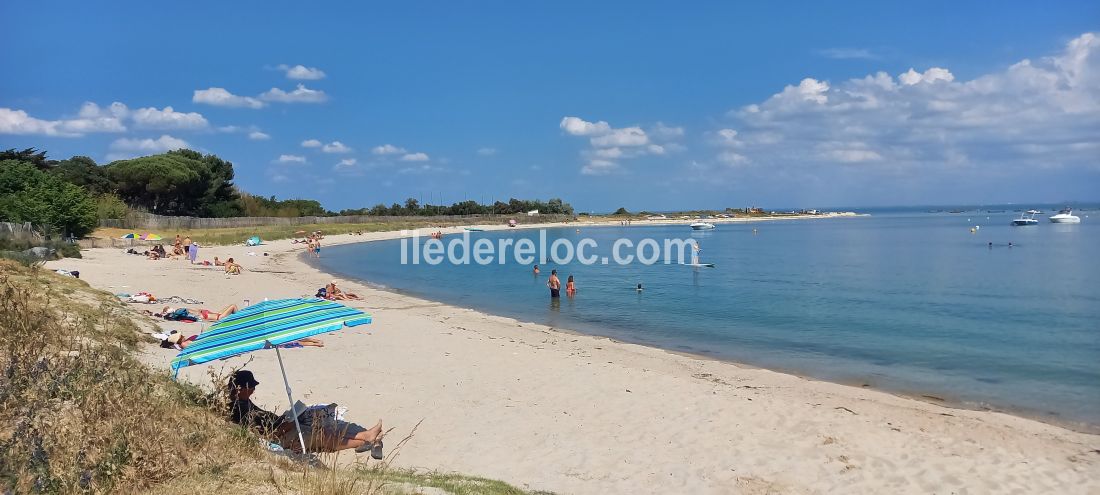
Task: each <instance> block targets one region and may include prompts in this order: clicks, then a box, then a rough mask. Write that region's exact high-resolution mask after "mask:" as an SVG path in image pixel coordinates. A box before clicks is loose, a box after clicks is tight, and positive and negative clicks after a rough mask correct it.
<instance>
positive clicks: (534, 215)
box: [527, 210, 539, 217]
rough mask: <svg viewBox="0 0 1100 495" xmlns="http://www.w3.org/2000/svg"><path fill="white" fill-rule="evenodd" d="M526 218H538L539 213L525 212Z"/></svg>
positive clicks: (533, 211)
mask: <svg viewBox="0 0 1100 495" xmlns="http://www.w3.org/2000/svg"><path fill="white" fill-rule="evenodd" d="M527 216H529V217H537V216H539V211H538V210H531V211H529V212H527Z"/></svg>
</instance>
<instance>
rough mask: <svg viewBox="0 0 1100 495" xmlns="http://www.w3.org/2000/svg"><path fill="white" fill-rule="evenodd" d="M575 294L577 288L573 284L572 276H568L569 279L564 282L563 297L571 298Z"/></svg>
mask: <svg viewBox="0 0 1100 495" xmlns="http://www.w3.org/2000/svg"><path fill="white" fill-rule="evenodd" d="M576 294H577V286H576V285H575V284H574V283H573V276H572V275H570V276H569V279H568V280H566V281H565V295H567V296H569V297H573V296H574V295H576Z"/></svg>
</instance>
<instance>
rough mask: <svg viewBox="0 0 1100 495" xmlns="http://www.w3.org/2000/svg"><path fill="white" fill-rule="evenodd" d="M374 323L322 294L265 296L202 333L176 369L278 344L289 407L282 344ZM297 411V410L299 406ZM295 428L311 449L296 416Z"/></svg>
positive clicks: (179, 356)
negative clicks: (311, 296)
mask: <svg viewBox="0 0 1100 495" xmlns="http://www.w3.org/2000/svg"><path fill="white" fill-rule="evenodd" d="M370 322H371V316H370V314H368V313H365V312H363V311H360V310H358V309H354V308H349V307H347V306H344V305H342V304H337V303H334V302H332V301H326V300H324V299H279V300H275V301H264V302H262V303H259V304H255V305H252V306H249V307H247V308H244V309H243V310H241V311H238V312H236V313H233V314H232V315H229V316H227V317H226V318H224V319H221V320H218V323H216V324H215V325H214V326H212V327H210V330H209V331H207V332H204V333H202V334H200V335H199V336H198V337H197V338H196V339H195V340H194V341H193V342H191V343H190V344H189V345H188V346H187V348H186V349H184V350H182V351H180V353H179V354H177V355H176V358H175V359H173V360H172V369H173V370H174V371H176V372H177V373H178V372H179V369H180V368H183V367H184V366H191V365H195V364H201V363H206V362H209V361H213V360H215V359H224V358H228V357H233V356H239V355H241V354H246V353H249V352H252V351H255V350H259V349H269V348H272V347H274V348H275V355H276V356H277V357H278V358H279V370H280V371H281V372H282V374H283V385H284V386H286V398H287V400H288V401H289V402H290V409H289V410H290V411H294V396H293V393H292V392H291V391H290V382H289V381H288V380H287V378H286V368H284V367H283V356H282V354H280V353H279V346H280V345H282V344H286V343H289V342H294V341H296V340H300V339H304V338H306V337H312V336H314V335H318V334H322V333H329V332H335V331H338V330H340V329H342V328H344V327H354V326H357V325H365V324H367V323H370ZM295 412H297V411H295ZM291 416H293V417H294V427H295V429H297V430H298V442H299V445H301V447H302V452H307V450H308V449H307V446H306V443H305V440H304V439H303V437H302V426H301V424H299V422H298V415H297V414H291Z"/></svg>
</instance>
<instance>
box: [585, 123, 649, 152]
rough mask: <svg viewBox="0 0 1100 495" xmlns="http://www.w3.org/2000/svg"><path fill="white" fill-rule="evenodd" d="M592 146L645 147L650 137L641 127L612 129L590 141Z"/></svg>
mask: <svg viewBox="0 0 1100 495" xmlns="http://www.w3.org/2000/svg"><path fill="white" fill-rule="evenodd" d="M590 141H591V143H592V146H595V147H597V148H605V147H610V146H645V145H647V144H649V136H647V135H646V133H645V131H643V130H642V129H641V128H640V127H626V128H623V129H612V130H611V132H609V133H607V134H604V135H602V136H595V137H593V138H591V139H590Z"/></svg>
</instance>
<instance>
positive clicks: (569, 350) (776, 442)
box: [49, 229, 1100, 494]
mask: <svg viewBox="0 0 1100 495" xmlns="http://www.w3.org/2000/svg"><path fill="white" fill-rule="evenodd" d="M445 231H447V232H458V230H457V229H445ZM425 232H426V230H425ZM395 235H396V234H395V233H380V234H368V235H364V236H351V235H346V236H332V237H329V238H327V239H326V240H325V245H326V246H330V245H333V244H336V243H343V242H359V241H365V240H372V239H383V238H392V237H394V236H395ZM299 247H300V246H298V245H293V244H290V243H289V242H288V241H277V242H273V243H270V244H266V245H264V246H260V247H256V248H248V247H243V246H234V247H215V248H202V250H201V251H200V253H201V255H200V258H201V259H213V256H215V255H216V256H219V257H222V258H223V259H224V258H226V257H229V256H233V257H235V258H236V259H237V260H238V261H240V262H241V263H243V264H244V266H245V267H246V268H248V269H249V271H246V272H245V273H244V274H243V275H241V276H236V277H231V278H226V276H225V275H224V274H223V273H222V272H221V270H220V268H219V269H217V270H215V269H213V268H201V267H197V266H191V265H189V264H188V263H187V262H186V261H173V260H161V261H147V260H145V259H144V258H141V257H138V256H132V255H125V254H122V253H121V250H117V249H94V250H86V251H84V253H83V254H84V256H85V258H84V259H81V260H62V261H57V262H51V263H50V264H49V266H50V267H52V268H66V269H70V270H71V269H77V270H80V272H81V278H82V279H84V280H86V281H88V282H89V283H90V284H92V285H93V286H95V287H98V288H102V289H105V290H109V291H111V292H131V293H133V292H137V291H139V290H148V291H150V292H152V293H154V294H156V295H158V296H169V295H179V296H185V297H190V298H195V299H199V300H202V301H204V304H202V305H201V307H204V308H209V309H212V310H217V309H218V308H220V307H222V306H224V305H226V304H230V303H235V304H238V305H239V304H241V303H242V301H243V300H244V299H250V300H251V301H252V302H258V301H261V300H263V299H264V298H265V297H266V298H282V297H297V296H305V295H312V294H313V293H314V292H315V291H316V289H317V288H318V287H321V286H323V285H324V284H325V283H327V282H328V281H329V280H331V279H333V278H334V277H332V276H330V275H327V274H325V273H322V272H319V271H317V270H316V269H314V268H312V267H310V266H308V265H306V264H305V263H303V262H302V261H301V260H299V258H298V253H299V251H300V249H299ZM249 251H254V252H256V253H257V254H261V253H263V252H267V253H270V254H272V256H269V257H263V256H256V257H253V256H248V255H247V253H248V252H249ZM323 254H324V252H323V251H322V255H323ZM340 286H341V287H343V288H344V289H345V290H348V291H351V292H357V293H359V294H361V295H363V296H365V299H366V300H365V301H364V302H362V303H352V305H354V306H358V307H361V308H364V309H367V310H369V311H370V312H371V313H372V314H373V315H374V318H375V321H374V323H373V324H372V325H369V326H366V327H357V328H355V329H350V330H347V331H342V332H339V333H336V334H330V335H326V336H323V339H324V341H325V343H326V344H327V346H326V348H324V349H316V348H305V349H292V350H287V351H284V352H283V356H284V359H285V361H286V366H287V372H288V373H289V375H290V380H291V386H292V387H293V389H294V391H295V393H296V395H298V396H300V397H301V398H302V399H303V400H304V401H305V402H307V403H309V402H338V403H340V404H342V405H344V406H347V407H348V408H349V409H350V413H349V415H350V416H351V417H352V418H353V419H355V420H357V421H358V422H360V423H364V424H368V425H369V424H372V423H373V422H374V420H376V419H377V418H382V419H383V420H384V422H385V425H386V427H387V428H389V427H393V428H395V429H394V430H393V432H392V433H391V434H390V436H389V437H388V438H389V443H390V444H391V445H392V444H395V443H396V441H397V439H399V438H401V437H403V436H405V435H406V434H408V433H409V431H410V429H411V428H412V427H413V425H415V424H416V423H417V422H418V421H420V420H423V423H422V424H421V426H420V428H419V430H417V432H416V435H415V437H414V438H413V439H412V440H411V441H410V442H409V443H408V444H407V445H406V446H405V448H404V449H403V450H402V451H401V452H400V456H399V458H398V459H397V462H396V463H397V464H398V465H400V466H404V467H415V468H423V469H429V470H441V471H457V472H462V473H466V474H471V475H481V476H486V477H490V478H497V479H501V480H504V481H507V482H510V483H513V484H516V485H517V486H521V487H526V488H530V489H541V490H551V491H555V492H559V493H591V494H605V493H693V494H694V493H826V492H833V493H836V492H842V493H1052V494H1053V493H1059V494H1061V493H1066V494H1068V493H1082V494H1083V493H1093V494H1096V493H1100V450H1098V449H1100V436H1097V435H1089V434H1084V433H1078V432H1074V431H1070V430H1067V429H1063V428H1060V427H1057V426H1052V425H1048V424H1044V423H1041V422H1038V421H1033V420H1029V419H1024V418H1019V417H1015V416H1011V415H1007V414H1001V413H995V412H984V411H968V410H958V409H951V408H947V407H942V406H939V405H936V404H929V403H925V402H921V401H917V400H913V399H908V398H903V397H898V396H895V395H891V394H888V393H884V392H879V391H874V390H868V389H861V388H857V387H851V386H845V385H838V384H833V383H826V382H819V381H813V380H808V379H804V378H799V377H796V376H792V375H788V374H783V373H777V372H772V371H767V370H761V369H750V368H744V367H740V366H737V365H736V364H732V363H724V362H717V361H709V360H703V359H697V358H693V357H690V356H682V355H678V354H673V353H669V352H665V351H662V350H658V349H652V348H647V347H643V346H638V345H631V344H625V343H618V342H614V341H611V340H608V339H605V338H597V337H586V336H577V335H571V334H568V333H563V332H557V331H554V330H553V329H551V328H548V327H545V326H542V325H536V324H530V323H521V322H517V321H516V320H513V319H510V318H502V317H497V316H492V315H487V314H483V313H480V312H477V311H473V310H468V309H462V308H457V307H453V306H448V305H445V304H440V303H436V302H432V301H426V300H422V299H417V298H414V297H409V296H405V295H400V294H395V293H391V292H387V291H382V290H375V289H371V288H367V287H363V286H360V285H357V284H355V283H352V282H350V281H342V282H341V283H340ZM132 307H134V308H135V309H152V306H144V305H132ZM156 307H159V306H156ZM162 327H163V328H181V329H183V330H184V331H191V332H197V331H198V330H199V328H200V324H197V323H196V324H190V325H184V324H179V323H168V324H166V325H162ZM173 355H174V352H173V351H169V350H165V349H160V348H156V347H154V346H150V347H149V349H148V355H147V356H145V358H146V360H147V361H148V362H150V363H152V364H153V365H154V366H158V367H162V368H163V369H167V367H168V362H169V361H170V359H171V357H172V356H173ZM247 359H248V358H245V357H241V358H234V359H231V360H228V361H224V362H217V363H215V364H214V366H215V367H218V368H221V367H231V366H239V365H241V364H242V363H244V362H245V361H246V360H247ZM251 359H252V361H251V363H249V365H248V367H249V369H252V370H254V371H255V372H256V374H257V377H258V378H259V380H260V381H261V382H262V385H261V386H260V388H259V390H258V391H257V395H256V400H257V402H258V403H260V404H263V405H266V406H267V407H268V408H269V409H272V410H275V411H277V412H281V411H282V410H284V409H286V405H287V404H286V396H285V394H284V392H283V387H282V383H281V379H280V375H279V370H278V364H277V362H276V359H275V355H274V353H272V352H269V351H268V352H257V353H254V354H252V355H251ZM181 377H185V378H186V379H189V380H194V381H198V382H204V381H206V371H205V368H204V367H202V366H195V367H192V368H187V369H185V370H184V371H183V372H182V373H181ZM296 398H298V397H296ZM351 455H354V454H346V455H345V459H347V458H348V456H351ZM368 457H369V456H365V455H364V456H359V460H361V461H362V462H368Z"/></svg>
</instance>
